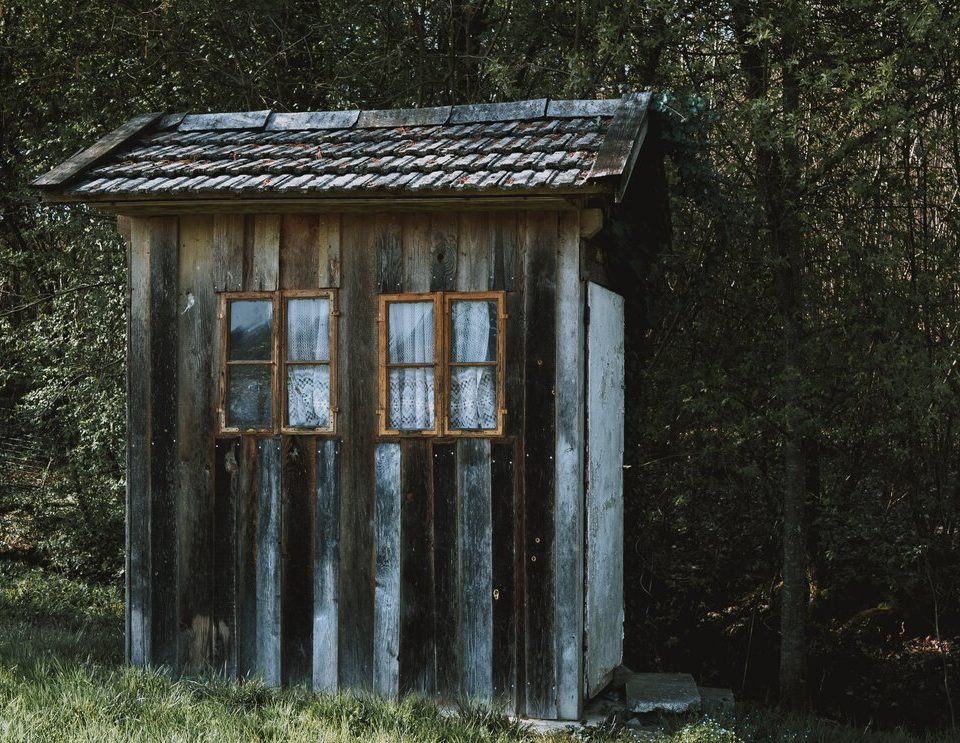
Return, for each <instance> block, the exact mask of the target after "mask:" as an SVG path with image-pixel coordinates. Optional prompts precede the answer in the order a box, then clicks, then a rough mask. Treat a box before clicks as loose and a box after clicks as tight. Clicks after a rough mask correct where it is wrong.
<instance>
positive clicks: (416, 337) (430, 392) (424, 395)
mask: <svg viewBox="0 0 960 743" xmlns="http://www.w3.org/2000/svg"><path fill="white" fill-rule="evenodd" d="M387 321H388V327H389V334H390V335H389V339H388V362H389V363H390V364H425V365H428V366H403V367H400V368H397V367H393V368H391V369H390V378H389V380H388V383H389V411H388V420H389V422H390V427H391V428H393V429H395V430H398V431H424V430H431V429H433V428H434V420H435V410H434V399H435V394H434V393H435V389H434V368H433V364H434V363H435V352H434V329H433V302H394V303H392V304H390V305H389V315H388V320H387Z"/></svg>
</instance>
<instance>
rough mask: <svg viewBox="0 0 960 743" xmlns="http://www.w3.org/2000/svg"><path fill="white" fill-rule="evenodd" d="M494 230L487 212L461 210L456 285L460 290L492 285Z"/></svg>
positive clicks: (478, 289)
mask: <svg viewBox="0 0 960 743" xmlns="http://www.w3.org/2000/svg"><path fill="white" fill-rule="evenodd" d="M494 236H495V235H494V233H493V231H492V230H491V225H490V214H489V213H487V212H460V240H459V244H458V247H457V275H456V284H455V285H456V288H457V291H461V292H478V291H487V290H488V289H490V288H492V286H493V274H494V253H493V251H494Z"/></svg>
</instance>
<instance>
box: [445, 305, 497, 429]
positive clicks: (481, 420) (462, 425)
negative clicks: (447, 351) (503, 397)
mask: <svg viewBox="0 0 960 743" xmlns="http://www.w3.org/2000/svg"><path fill="white" fill-rule="evenodd" d="M452 326H453V338H452V348H451V352H452V360H453V361H455V362H458V363H476V362H484V361H486V362H490V361H496V360H497V355H496V353H497V351H496V349H497V336H496V331H497V317H496V304H495V303H494V302H488V301H479V302H477V301H457V302H454V303H453V305H452ZM495 370H496V367H494V366H454V367H451V369H450V374H451V376H450V427H451V428H456V429H461V430H485V429H492V428H496V425H497V424H496V406H497V393H496V373H495Z"/></svg>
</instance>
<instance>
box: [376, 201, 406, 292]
mask: <svg viewBox="0 0 960 743" xmlns="http://www.w3.org/2000/svg"><path fill="white" fill-rule="evenodd" d="M373 241H374V251H375V252H376V255H377V289H378V291H379V292H380V293H381V294H396V293H397V292H400V291H402V290H403V248H402V245H403V243H402V231H401V225H400V220H399V219H398V218H397V217H396V216H395V215H392V214H380V215H377V217H376V218H375V219H374V220H373Z"/></svg>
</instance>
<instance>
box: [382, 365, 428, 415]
mask: <svg viewBox="0 0 960 743" xmlns="http://www.w3.org/2000/svg"><path fill="white" fill-rule="evenodd" d="M433 385H434V382H433V369H432V368H428V367H421V368H413V369H391V370H390V397H389V400H390V410H389V415H388V420H389V423H390V428H392V429H395V430H399V431H425V430H431V429H433V420H434V409H433V402H434V397H433V393H434V386H433Z"/></svg>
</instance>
